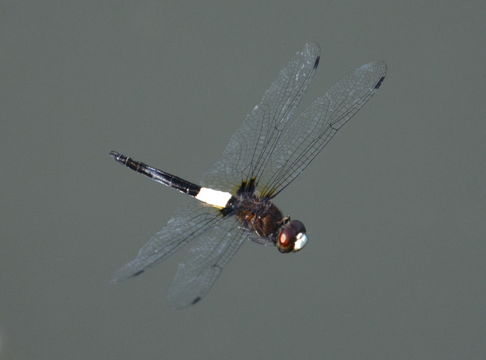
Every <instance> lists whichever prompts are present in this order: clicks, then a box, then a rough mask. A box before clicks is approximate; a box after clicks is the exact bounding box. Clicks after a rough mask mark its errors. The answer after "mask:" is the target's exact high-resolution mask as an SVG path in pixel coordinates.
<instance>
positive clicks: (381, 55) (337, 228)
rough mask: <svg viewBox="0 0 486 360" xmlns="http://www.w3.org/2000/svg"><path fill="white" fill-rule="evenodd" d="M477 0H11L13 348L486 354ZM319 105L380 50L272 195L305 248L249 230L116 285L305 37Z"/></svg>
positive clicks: (5, 329) (173, 355) (4, 124)
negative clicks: (345, 121)
mask: <svg viewBox="0 0 486 360" xmlns="http://www.w3.org/2000/svg"><path fill="white" fill-rule="evenodd" d="M484 4H485V3H484V1H442V2H438V1H437V2H435V1H406V2H405V1H358V0H353V1H269V2H265V3H262V2H259V1H245V2H239V3H229V2H214V3H212V2H197V1H191V2H176V1H170V2H168V1H147V0H142V1H77V2H75V1H22V2H20V1H9V0H6V1H5V0H4V1H2V2H1V3H0V99H1V100H0V101H1V106H0V114H1V122H0V136H1V141H0V150H1V154H2V161H1V162H2V166H1V167H2V171H1V186H0V192H1V207H0V211H1V213H0V217H1V227H0V231H1V245H0V357H1V358H2V359H276V358H278V359H298V358H302V359H311V358H313V359H374V360H376V359H484V358H486V342H485V341H484V340H485V337H486V311H485V303H486V286H485V280H484V279H485V272H486V265H485V257H486V243H485V234H486V225H485V221H484V215H485V211H486V191H485V183H486V171H485V165H486V157H485V154H486V145H485V141H484V139H485V136H486V122H485V119H484V117H485V116H484V115H485V110H486V105H485V103H486V102H485V99H484V97H485V93H486V85H485V82H486V71H485V59H486V56H485V55H486V51H485V34H486V27H485V13H486V11H485V10H486V8H485V5H484ZM311 40H312V41H317V42H319V43H320V44H321V47H322V59H321V66H320V69H319V71H318V74H317V76H316V78H315V80H314V82H313V84H312V86H311V89H310V91H309V92H308V94H307V96H306V98H305V100H304V105H305V104H308V103H309V102H310V101H311V100H312V99H313V98H314V97H316V96H318V95H320V94H322V93H324V91H325V89H326V88H327V87H329V86H330V85H331V84H333V83H334V82H335V81H336V80H338V79H339V78H340V77H341V76H342V75H344V74H346V73H347V72H349V71H351V70H352V69H354V68H355V67H357V66H359V65H361V64H364V63H367V62H369V61H372V60H376V59H384V60H385V61H386V62H387V64H388V66H389V72H388V77H387V79H386V80H385V82H384V84H383V86H382V88H381V89H380V92H379V93H378V95H377V96H376V97H375V98H373V99H372V101H371V102H370V103H369V104H368V106H366V107H365V108H364V109H363V110H362V111H361V112H360V113H359V114H358V116H357V117H356V118H355V119H353V121H352V122H351V123H350V124H349V125H347V126H346V128H345V129H343V131H342V132H340V133H339V134H338V135H337V136H336V138H335V139H334V140H333V142H332V143H331V144H330V145H329V146H328V147H327V148H326V149H325V151H324V152H323V153H322V154H321V155H320V156H319V157H318V158H317V159H316V160H315V161H314V162H313V163H312V165H311V166H310V167H309V168H308V169H307V170H306V172H305V173H304V174H303V175H302V176H301V177H300V178H299V179H298V180H297V181H296V182H294V183H293V185H292V186H290V187H289V188H288V189H287V190H286V191H285V192H284V193H282V195H281V196H279V197H278V199H277V204H278V206H279V207H280V208H281V209H282V210H283V211H284V213H286V214H290V215H292V216H293V217H295V218H298V219H300V220H302V221H304V222H305V224H306V226H307V229H308V231H309V236H310V238H311V243H310V244H309V245H308V247H307V248H306V249H305V250H304V251H302V252H301V253H299V254H295V255H288V256H284V255H281V254H279V253H278V252H277V251H276V250H275V249H273V248H270V247H261V246H258V245H256V244H246V245H245V246H244V247H243V248H242V249H241V250H240V252H239V253H238V255H237V256H236V257H235V258H234V260H233V261H232V262H231V263H230V264H229V265H228V266H227V268H226V269H225V271H224V273H223V275H222V277H221V278H220V280H219V281H218V282H217V284H216V286H215V287H214V289H213V290H212V291H211V293H210V294H209V296H207V298H205V299H204V300H203V302H201V303H200V304H198V305H197V306H195V307H192V308H190V309H188V310H185V311H173V310H171V309H170V308H169V307H168V306H167V303H166V300H165V296H166V293H167V287H168V285H169V283H170V281H171V279H172V277H173V275H174V272H175V268H176V265H177V263H178V262H179V261H180V260H181V259H182V256H184V254H178V255H177V256H175V257H174V258H173V259H170V261H167V262H166V263H164V264H160V265H158V266H157V267H156V268H154V269H153V270H152V271H150V272H148V273H146V274H145V275H143V276H141V277H140V278H137V279H133V280H130V281H128V282H125V283H122V284H119V285H116V286H113V285H110V283H109V280H110V278H111V275H112V273H113V271H114V270H116V269H117V268H118V267H119V266H121V265H122V264H123V263H125V262H126V261H127V260H129V259H130V258H131V257H133V256H134V255H135V254H136V252H137V251H138V249H139V247H140V246H141V245H143V244H144V243H145V242H146V241H147V239H148V238H149V236H150V235H151V234H153V233H154V232H156V231H158V230H159V229H160V228H161V227H162V226H163V225H164V224H165V222H166V221H167V220H168V219H169V218H170V217H171V215H172V213H173V211H174V209H175V208H177V206H178V204H180V200H181V196H182V195H180V194H179V193H177V192H175V191H171V190H170V189H167V188H163V187H162V186H160V185H158V184H156V183H153V182H150V181H148V180H147V179H146V178H144V177H142V176H141V175H138V174H135V173H133V172H131V171H129V170H128V169H124V168H122V167H121V166H119V165H117V164H116V163H115V162H114V161H113V160H112V159H111V158H110V157H109V156H108V151H109V150H111V149H113V150H117V151H121V152H124V153H126V154H128V155H131V156H133V157H135V158H136V159H139V160H142V161H144V162H146V163H149V164H151V165H153V166H156V167H160V168H162V169H164V170H166V171H169V172H171V173H174V174H177V175H179V176H181V177H184V178H187V179H188V180H192V181H198V180H199V178H200V176H201V174H202V173H203V172H204V170H205V169H206V168H208V166H209V165H210V164H211V163H212V162H213V161H215V160H216V159H217V158H218V157H219V156H220V154H221V152H222V150H223V148H224V146H225V145H226V143H227V141H228V139H229V137H230V135H231V134H232V133H233V131H234V130H235V129H236V128H237V127H238V126H239V124H240V122H241V121H242V120H243V118H244V116H245V114H246V113H247V112H248V111H249V110H250V109H251V108H252V107H253V106H254V105H255V104H257V103H258V102H259V100H260V98H261V96H262V94H263V92H264V90H265V89H266V88H267V87H268V85H269V84H270V83H271V81H272V80H273V79H274V77H275V76H276V75H277V73H278V71H279V69H280V68H281V67H282V66H283V65H284V64H285V63H286V62H287V61H288V59H289V58H290V57H291V56H292V55H293V54H294V53H295V52H296V51H297V50H299V49H300V48H302V46H303V44H304V43H305V42H306V41H311Z"/></svg>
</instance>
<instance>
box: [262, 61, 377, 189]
mask: <svg viewBox="0 0 486 360" xmlns="http://www.w3.org/2000/svg"><path fill="white" fill-rule="evenodd" d="M385 75H386V65H385V63H384V62H382V61H379V62H372V63H369V64H366V65H363V66H361V67H359V68H357V69H356V70H354V71H353V72H352V73H350V74H349V75H347V76H346V77H344V78H343V79H341V80H340V81H338V82H337V83H336V84H335V85H334V86H332V87H331V88H330V89H329V90H328V91H327V92H326V93H325V94H324V95H323V96H321V97H319V98H317V99H316V100H315V101H314V102H313V103H312V105H311V106H310V107H309V108H308V109H307V110H306V111H304V112H303V113H302V114H301V115H300V116H299V117H297V118H296V119H295V120H294V121H288V122H287V123H286V124H287V127H286V128H285V130H284V132H283V134H282V137H281V141H280V142H279V143H278V144H277V146H276V147H275V150H274V151H273V153H272V155H271V157H270V161H269V162H268V166H267V168H266V169H265V173H264V176H263V177H262V179H261V182H260V183H261V184H262V187H261V188H260V191H261V195H262V196H268V197H274V196H276V195H277V194H278V193H279V192H280V191H282V190H283V189H284V188H285V187H286V186H288V185H289V184H290V183H291V182H292V181H293V180H294V179H295V178H296V177H297V176H299V174H300V173H301V172H302V171H303V170H304V169H305V168H306V167H307V166H308V165H309V163H310V162H311V161H312V160H313V159H314V158H315V157H316V156H317V154H319V152H320V151H321V150H322V149H323V148H324V147H325V146H326V145H327V144H328V142H329V141H330V140H331V139H332V138H333V137H334V135H336V133H337V132H338V131H339V129H341V127H342V126H343V125H344V124H346V123H347V122H348V121H349V120H350V119H351V118H352V117H353V116H354V115H355V114H356V113H357V112H358V110H359V109H361V108H362V107H363V106H364V105H365V104H366V103H367V102H368V100H370V98H371V97H372V96H373V95H374V94H375V92H376V91H377V89H378V88H379V87H380V86H381V84H382V82H383V80H384V78H385Z"/></svg>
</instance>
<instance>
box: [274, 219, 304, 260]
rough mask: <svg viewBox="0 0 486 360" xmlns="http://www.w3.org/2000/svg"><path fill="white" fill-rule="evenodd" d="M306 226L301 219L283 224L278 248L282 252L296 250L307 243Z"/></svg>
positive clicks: (279, 234)
mask: <svg viewBox="0 0 486 360" xmlns="http://www.w3.org/2000/svg"><path fill="white" fill-rule="evenodd" d="M307 240H308V238H307V235H306V233H305V226H304V224H303V223H302V222H300V221H299V220H292V221H289V222H287V223H286V224H284V225H282V227H281V228H280V231H279V233H278V235H277V248H278V250H279V251H280V252H282V253H288V252H296V251H299V250H301V249H302V248H303V247H304V246H305V245H306V244H307Z"/></svg>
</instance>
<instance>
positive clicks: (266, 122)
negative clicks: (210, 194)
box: [203, 43, 320, 191]
mask: <svg viewBox="0 0 486 360" xmlns="http://www.w3.org/2000/svg"><path fill="white" fill-rule="evenodd" d="M319 52H320V49H319V45H317V44H314V43H309V44H306V45H305V46H304V48H303V49H302V50H301V51H299V52H297V54H296V55H295V56H294V57H293V58H292V59H291V60H290V61H289V63H288V64H287V65H286V66H285V67H284V68H283V69H282V70H281V71H280V73H279V75H278V77H277V79H276V80H275V81H274V82H273V83H272V85H271V86H270V88H269V89H268V90H267V91H266V92H265V94H264V95H263V99H262V101H261V102H260V104H259V105H257V106H255V107H254V108H253V109H252V110H251V111H250V113H249V114H248V115H247V116H246V118H245V120H244V121H243V124H242V126H241V128H240V129H238V130H237V131H236V132H235V133H234V134H233V136H232V137H231V139H230V141H229V143H228V145H227V147H226V149H225V151H224V153H223V157H222V158H221V160H219V161H218V162H217V163H215V164H214V165H213V166H212V167H211V168H210V169H209V171H208V172H207V173H206V175H205V176H204V178H203V184H204V185H206V186H213V187H216V188H218V189H220V190H226V191H232V190H234V187H235V186H238V185H240V184H241V182H242V180H249V179H251V178H253V177H256V178H257V179H259V178H260V176H261V175H262V173H264V172H265V170H266V168H267V167H268V166H270V167H272V166H273V165H272V163H271V162H272V154H273V153H274V151H275V148H276V147H277V145H278V144H279V142H280V141H281V136H282V133H283V132H284V131H285V128H286V127H287V125H288V123H289V122H292V120H293V118H294V115H295V110H296V109H297V107H298V106H299V104H300V102H301V100H302V95H303V94H304V92H305V91H306V90H307V87H308V86H309V84H310V82H311V80H312V78H313V76H314V73H315V71H316V68H317V64H318V59H319Z"/></svg>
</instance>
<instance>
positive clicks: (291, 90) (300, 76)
mask: <svg viewBox="0 0 486 360" xmlns="http://www.w3.org/2000/svg"><path fill="white" fill-rule="evenodd" d="M319 54H320V48H319V45H318V44H316V43H307V44H305V46H304V47H303V49H302V50H300V51H298V52H297V53H296V54H295V56H293V57H292V58H291V59H290V61H289V62H288V63H287V65H285V66H284V67H283V68H282V69H281V70H280V72H279V74H278V76H277V78H276V79H275V80H274V81H273V82H272V84H271V85H270V87H269V88H268V89H267V90H266V91H265V93H264V95H263V98H262V100H261V102H260V103H259V104H258V105H256V106H255V107H254V108H253V109H252V110H251V111H250V112H249V113H248V115H247V116H246V118H245V119H244V121H243V123H242V125H241V127H240V128H239V129H238V130H237V131H236V132H235V133H234V134H233V135H232V137H231V138H230V141H229V143H228V145H227V146H226V148H225V150H224V152H223V156H222V157H221V158H220V159H219V160H218V161H217V162H215V163H214V164H213V165H212V166H211V167H210V168H209V170H208V171H207V172H206V173H205V174H204V176H203V178H202V180H201V181H200V182H199V183H198V184H196V183H192V182H190V181H187V180H184V179H182V178H180V177H178V176H175V175H172V174H169V173H167V172H165V171H163V170H160V169H157V168H154V167H152V166H149V165H147V164H145V163H143V162H140V161H136V160H134V159H132V158H130V157H128V156H126V155H124V154H122V153H119V152H116V151H111V152H110V155H111V156H112V157H113V158H114V159H115V160H116V161H117V162H118V163H120V164H122V165H124V166H127V167H128V168H130V169H132V170H134V171H136V172H138V173H141V174H143V175H146V176H148V177H149V178H150V179H152V180H154V181H156V182H158V183H160V184H163V185H165V186H168V187H171V188H173V189H176V190H178V191H180V192H182V193H184V194H186V195H188V196H189V197H190V198H192V199H190V203H189V204H187V203H185V204H184V206H183V207H182V208H181V210H179V211H178V212H177V213H176V215H175V216H174V217H173V218H171V219H170V220H169V221H168V222H167V225H166V226H165V227H164V228H162V230H160V231H159V232H158V233H156V234H155V235H153V236H152V237H151V238H150V239H149V241H148V242H147V243H146V244H145V245H144V246H143V247H142V248H141V249H140V250H139V252H138V254H137V255H136V256H135V258H133V259H132V260H131V261H130V262H128V263H127V264H126V265H124V266H123V267H122V268H121V269H119V270H118V271H117V272H116V273H115V275H114V279H113V280H114V281H115V282H118V281H122V280H125V279H128V278H131V277H134V276H138V275H140V274H142V273H143V272H145V271H146V270H147V269H148V268H150V267H151V266H153V265H155V264H157V263H160V262H162V261H164V260H166V259H167V258H168V257H170V256H171V255H173V254H174V253H175V252H176V251H178V250H179V249H180V248H181V247H183V246H185V245H187V244H188V243H191V244H192V247H191V248H190V250H189V256H188V258H187V260H186V261H184V262H183V263H181V264H179V265H178V268H177V271H176V275H175V277H174V280H173V281H172V283H171V285H170V286H169V291H168V302H169V305H170V306H171V307H174V308H178V309H182V308H186V307H188V306H191V305H194V304H196V303H198V302H199V301H200V300H201V299H203V298H204V297H205V296H206V295H207V294H208V292H209V291H210V289H211V288H212V287H213V285H214V283H215V282H216V280H217V279H218V278H219V276H220V275H221V273H222V271H223V268H224V267H225V266H226V264H227V263H228V262H229V261H230V260H231V258H232V257H233V256H234V255H235V254H236V252H237V251H238V249H239V248H240V247H241V245H242V244H243V243H245V242H248V241H253V242H255V243H258V244H262V245H270V246H274V247H276V248H277V249H278V250H279V251H280V252H281V253H294V252H297V251H299V250H301V249H303V248H304V247H305V245H306V244H307V243H308V242H309V238H308V235H307V232H306V228H305V226H304V224H303V223H302V222H301V221H299V220H295V219H291V218H290V216H284V215H283V213H282V212H281V211H280V209H279V208H278V207H277V206H276V205H275V204H274V201H273V200H274V198H275V197H276V196H277V195H279V194H280V193H281V192H282V191H283V190H284V189H286V188H287V187H288V186H289V185H290V184H291V183H292V182H293V181H294V180H295V179H296V178H297V177H298V176H299V175H300V174H301V173H302V172H303V171H304V169H305V168H306V167H307V166H308V165H309V164H310V163H311V161H312V160H313V159H314V158H315V157H316V156H317V155H318V154H319V153H320V152H321V150H322V149H323V148H324V147H326V145H327V144H328V143H329V141H330V140H331V139H332V138H333V137H334V135H336V133H337V132H338V131H339V130H340V129H341V128H342V127H343V126H344V125H345V124H346V123H347V122H348V121H349V120H350V119H351V118H352V117H353V116H354V115H355V114H356V113H357V112H358V110H360V109H361V108H362V107H363V106H364V105H365V104H366V103H367V102H368V101H369V100H370V98H371V97H372V96H373V95H374V94H375V93H376V91H377V90H378V88H380V86H381V85H382V83H383V80H384V78H385V75H386V64H385V63H384V62H383V61H375V62H371V63H368V64H365V65H362V66H360V67H358V68H357V69H355V70H354V71H352V72H351V73H349V74H348V75H347V76H345V77H344V78H342V79H341V80H340V81H338V82H337V83H336V84H334V85H333V86H332V87H331V88H330V89H329V90H328V91H327V92H326V93H325V94H324V95H323V96H320V97H318V98H316V99H315V100H314V102H313V103H311V105H310V106H309V107H308V108H307V109H305V110H304V111H303V112H301V113H300V114H298V113H297V110H298V107H299V105H300V103H301V101H302V97H303V95H304V93H305V92H306V90H307V89H308V87H309V84H310V83H311V81H312V79H313V77H314V75H315V73H316V70H317V68H318V65H319V59H320V55H319ZM188 199H189V198H188Z"/></svg>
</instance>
